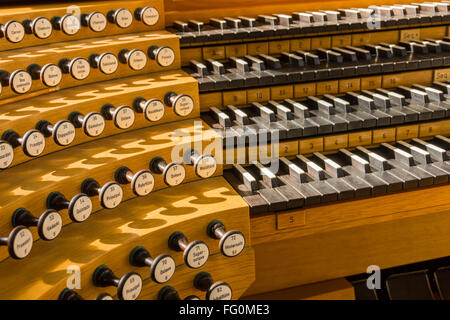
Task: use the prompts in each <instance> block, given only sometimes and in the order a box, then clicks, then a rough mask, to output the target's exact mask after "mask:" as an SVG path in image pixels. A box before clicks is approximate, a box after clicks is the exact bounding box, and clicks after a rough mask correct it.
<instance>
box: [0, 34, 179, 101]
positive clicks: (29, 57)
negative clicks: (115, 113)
mask: <svg viewBox="0 0 450 320" xmlns="http://www.w3.org/2000/svg"><path fill="white" fill-rule="evenodd" d="M152 46H156V48H161V47H170V48H171V50H172V54H171V56H172V58H173V60H171V61H172V63H171V64H170V65H168V66H162V65H160V64H158V63H157V62H156V60H155V57H153V59H152V58H151V55H150V51H151V50H149V48H151V47H152ZM124 50H125V51H124ZM133 50H135V51H133ZM136 50H139V51H136ZM104 53H111V54H112V55H113V56H114V57H115V58H114V59H115V62H114V63H113V64H114V65H115V66H117V70H116V71H115V72H113V73H111V74H107V73H105V72H102V71H100V68H99V67H96V68H95V67H93V60H94V59H93V58H94V55H101V54H104ZM131 53H133V54H131ZM114 59H112V61H113V60H114ZM0 60H1V62H0V70H4V71H6V72H7V73H9V74H10V76H9V85H5V84H3V90H2V92H1V95H0V98H1V99H5V98H9V97H12V96H17V95H23V98H24V99H25V98H26V93H27V92H33V91H36V90H42V89H45V88H47V86H46V85H45V84H44V82H43V81H41V80H40V78H39V77H38V78H37V79H35V80H33V79H32V77H31V75H30V73H32V71H31V70H32V66H38V67H40V68H41V70H42V68H43V67H44V66H46V65H48V64H53V65H54V68H59V69H60V70H62V71H61V72H62V74H60V77H61V81H60V83H59V84H57V87H58V88H69V87H74V86H79V85H81V84H87V83H94V82H100V81H105V80H109V79H115V78H122V77H129V76H133V75H137V74H143V73H148V72H161V71H169V70H176V69H179V68H180V54H179V41H178V39H177V37H176V36H175V35H173V34H170V33H169V32H166V31H154V32H146V33H137V34H132V35H117V36H111V37H103V38H97V39H87V40H76V41H70V42H61V43H56V44H49V45H46V46H38V47H30V48H24V49H18V50H11V51H2V52H0ZM132 66H133V68H135V69H134V70H133V68H132ZM38 69H39V68H38ZM17 70H23V71H22V72H21V74H17V75H16V74H15V73H14V72H17ZM24 71H25V72H24ZM3 73H4V72H3ZM4 76H5V77H6V80H8V79H7V78H8V77H7V75H4ZM21 77H23V79H24V80H23V81H22V78H21ZM16 78H17V79H16ZM14 79H16V80H14ZM19 80H20V81H19ZM14 87H16V89H15V90H16V91H14V90H13V88H14ZM18 90H19V91H18Z"/></svg>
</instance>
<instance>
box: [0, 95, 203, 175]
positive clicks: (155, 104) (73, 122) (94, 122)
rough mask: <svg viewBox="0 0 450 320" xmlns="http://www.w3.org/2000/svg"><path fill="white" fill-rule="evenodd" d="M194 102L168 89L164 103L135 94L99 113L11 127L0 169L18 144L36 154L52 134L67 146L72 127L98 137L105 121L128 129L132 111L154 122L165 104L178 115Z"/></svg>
mask: <svg viewBox="0 0 450 320" xmlns="http://www.w3.org/2000/svg"><path fill="white" fill-rule="evenodd" d="M194 106H195V102H194V100H193V99H192V97H191V96H190V95H187V94H177V93H175V92H173V91H171V92H168V93H167V94H166V95H165V97H164V102H163V101H161V100H159V99H148V100H146V99H144V98H142V97H138V98H136V99H135V100H134V102H133V106H132V107H130V106H127V105H122V106H117V107H116V106H114V105H111V104H106V105H104V106H103V107H102V108H101V111H100V112H90V113H87V114H82V113H81V112H78V111H74V112H72V113H71V114H70V115H69V117H68V119H67V120H60V121H58V122H56V123H54V124H53V123H51V122H49V121H47V120H41V121H39V122H38V123H37V124H36V129H32V130H29V131H27V132H26V133H25V134H24V135H23V136H20V135H19V134H18V133H17V132H15V131H14V130H7V131H5V132H4V133H3V134H2V136H1V140H0V169H5V168H7V167H9V166H10V165H11V163H12V162H13V160H14V150H13V149H14V148H16V147H19V146H21V147H22V150H23V153H24V154H25V155H26V156H28V157H37V156H39V155H41V154H42V153H43V152H44V149H45V138H46V137H52V138H53V141H54V142H55V143H56V144H57V145H59V146H68V145H70V144H71V143H72V142H73V141H74V139H75V136H76V128H82V129H83V132H84V134H85V135H87V136H88V137H98V136H100V135H101V134H102V133H103V131H104V129H105V127H106V120H110V121H112V122H113V123H114V125H115V127H116V128H118V129H121V130H126V129H129V128H131V127H132V126H133V124H134V122H135V120H136V113H139V114H143V116H144V118H145V119H146V120H147V121H150V122H155V121H159V120H161V119H162V118H163V116H164V114H165V109H166V107H170V108H172V109H173V112H174V113H175V114H176V115H177V116H179V117H186V116H188V115H189V114H191V113H192V111H193V110H194Z"/></svg>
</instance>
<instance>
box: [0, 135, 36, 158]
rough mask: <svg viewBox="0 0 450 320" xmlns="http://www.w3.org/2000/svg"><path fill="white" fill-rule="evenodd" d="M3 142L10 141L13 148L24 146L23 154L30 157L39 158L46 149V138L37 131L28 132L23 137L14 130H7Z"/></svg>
mask: <svg viewBox="0 0 450 320" xmlns="http://www.w3.org/2000/svg"><path fill="white" fill-rule="evenodd" d="M2 140H5V141H8V142H9V143H10V144H11V146H12V147H13V148H16V147H18V146H22V150H23V153H25V154H26V155H27V156H29V157H37V156H39V155H40V154H41V153H42V152H43V151H44V149H45V137H44V135H43V134H42V133H40V132H39V131H38V130H35V129H33V130H29V131H27V132H26V133H25V134H24V135H23V137H20V136H19V134H18V133H17V132H15V131H13V130H6V131H5V132H4V133H3V135H2Z"/></svg>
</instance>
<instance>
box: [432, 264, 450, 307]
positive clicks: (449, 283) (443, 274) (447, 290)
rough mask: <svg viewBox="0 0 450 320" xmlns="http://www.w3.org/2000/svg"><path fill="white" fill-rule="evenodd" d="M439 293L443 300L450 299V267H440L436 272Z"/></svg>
mask: <svg viewBox="0 0 450 320" xmlns="http://www.w3.org/2000/svg"><path fill="white" fill-rule="evenodd" d="M434 280H435V281H436V284H437V287H438V290H439V295H440V296H441V299H443V300H450V267H443V268H439V269H437V270H436V271H435V272H434Z"/></svg>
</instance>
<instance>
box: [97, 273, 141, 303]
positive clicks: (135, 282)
mask: <svg viewBox="0 0 450 320" xmlns="http://www.w3.org/2000/svg"><path fill="white" fill-rule="evenodd" d="M92 281H93V283H94V286H96V287H117V296H118V297H119V299H120V300H136V299H137V298H138V297H139V294H140V293H141V290H142V278H141V276H140V275H139V274H138V273H136V272H128V273H125V274H124V275H123V276H122V277H121V278H120V279H119V278H118V277H117V276H116V275H114V273H113V272H112V270H111V269H110V268H108V267H107V266H105V265H101V266H99V267H97V269H95V271H94V274H93V275H92Z"/></svg>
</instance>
